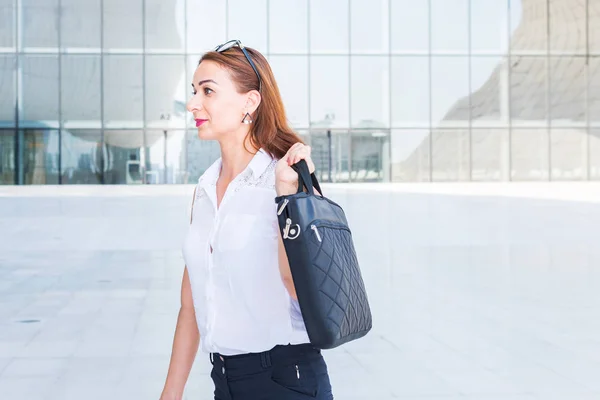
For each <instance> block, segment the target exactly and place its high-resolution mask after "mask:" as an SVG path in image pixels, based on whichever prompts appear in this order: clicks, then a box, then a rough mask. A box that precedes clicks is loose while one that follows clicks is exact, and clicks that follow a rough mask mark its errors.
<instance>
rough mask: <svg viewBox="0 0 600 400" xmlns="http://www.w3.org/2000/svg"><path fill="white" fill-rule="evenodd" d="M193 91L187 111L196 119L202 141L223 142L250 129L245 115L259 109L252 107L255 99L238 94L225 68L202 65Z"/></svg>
mask: <svg viewBox="0 0 600 400" xmlns="http://www.w3.org/2000/svg"><path fill="white" fill-rule="evenodd" d="M192 87H193V92H192V93H193V96H192V98H191V99H190V100H189V101H188V103H187V110H188V111H189V112H191V113H192V114H193V115H194V120H195V122H196V127H197V128H198V137H199V138H200V139H203V140H222V139H224V138H225V137H226V135H231V134H234V133H235V132H236V131H241V130H244V129H246V130H247V129H248V128H247V125H244V124H243V123H242V119H243V118H244V115H245V114H246V112H250V114H252V112H254V110H255V109H256V107H252V105H253V104H252V103H253V101H252V99H251V97H252V96H249V95H248V94H240V93H238V91H237V89H236V87H235V84H234V82H233V80H232V79H231V77H230V75H229V72H228V71H227V70H226V69H225V68H223V67H221V66H220V65H219V64H217V63H215V62H213V61H203V62H201V63H200V65H199V66H198V68H196V71H195V72H194V77H193V81H192ZM257 106H258V105H257Z"/></svg>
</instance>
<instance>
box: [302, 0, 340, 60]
mask: <svg viewBox="0 0 600 400" xmlns="http://www.w3.org/2000/svg"><path fill="white" fill-rule="evenodd" d="M309 22H310V27H309V29H310V49H311V52H312V53H321V54H323V53H329V54H348V44H349V43H348V39H349V38H348V2H347V1H343V2H340V1H338V0H318V1H315V0H312V1H311V2H310V19H309Z"/></svg>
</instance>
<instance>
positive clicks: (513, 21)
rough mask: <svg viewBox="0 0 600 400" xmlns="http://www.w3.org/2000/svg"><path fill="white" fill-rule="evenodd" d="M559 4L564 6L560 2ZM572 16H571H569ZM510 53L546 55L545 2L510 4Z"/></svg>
mask: <svg viewBox="0 0 600 400" xmlns="http://www.w3.org/2000/svg"><path fill="white" fill-rule="evenodd" d="M561 4H564V3H562V2H561ZM571 15H572V14H571ZM510 31H511V32H512V36H511V39H510V51H511V53H513V54H547V52H548V50H547V47H548V34H547V32H548V9H547V7H546V1H523V0H518V1H511V2H510Z"/></svg>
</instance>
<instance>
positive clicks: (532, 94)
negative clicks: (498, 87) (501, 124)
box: [509, 56, 548, 126]
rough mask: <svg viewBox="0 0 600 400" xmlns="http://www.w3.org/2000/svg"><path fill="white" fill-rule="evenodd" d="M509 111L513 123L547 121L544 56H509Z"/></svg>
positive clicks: (541, 124)
mask: <svg viewBox="0 0 600 400" xmlns="http://www.w3.org/2000/svg"><path fill="white" fill-rule="evenodd" d="M511 63H512V65H511V68H510V71H509V73H510V112H511V119H512V123H513V125H519V124H528V125H530V124H532V123H533V124H535V125H538V126H545V125H547V123H548V110H547V108H548V107H547V98H546V97H547V93H548V91H547V88H546V86H547V83H546V78H547V76H548V73H547V70H546V68H547V66H546V58H545V57H521V56H515V57H512V58H511Z"/></svg>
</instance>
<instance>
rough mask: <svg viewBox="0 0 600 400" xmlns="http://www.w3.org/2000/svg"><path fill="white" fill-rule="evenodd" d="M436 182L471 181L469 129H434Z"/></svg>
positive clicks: (432, 138) (434, 172) (433, 174)
mask: <svg viewBox="0 0 600 400" xmlns="http://www.w3.org/2000/svg"><path fill="white" fill-rule="evenodd" d="M431 150H432V171H431V172H432V178H433V180H434V181H468V180H470V158H471V157H470V149H469V129H468V128H463V129H434V130H433V131H432V133H431Z"/></svg>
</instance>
